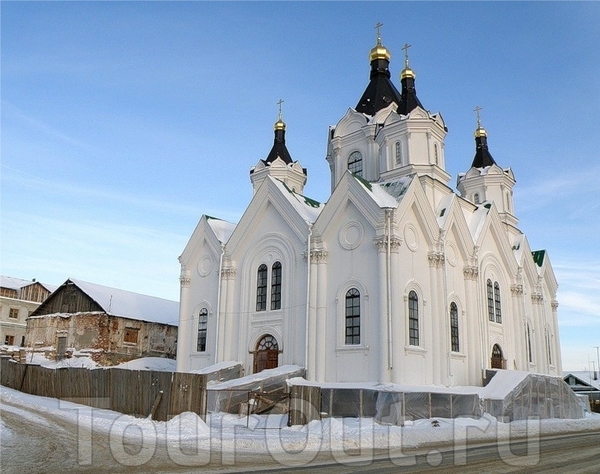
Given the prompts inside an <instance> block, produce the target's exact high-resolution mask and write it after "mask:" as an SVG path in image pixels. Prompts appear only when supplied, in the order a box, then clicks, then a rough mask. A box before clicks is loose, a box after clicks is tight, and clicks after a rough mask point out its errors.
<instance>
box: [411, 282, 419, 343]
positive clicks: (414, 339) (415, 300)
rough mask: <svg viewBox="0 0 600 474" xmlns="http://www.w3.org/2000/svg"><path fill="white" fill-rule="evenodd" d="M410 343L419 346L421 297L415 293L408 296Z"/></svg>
mask: <svg viewBox="0 0 600 474" xmlns="http://www.w3.org/2000/svg"><path fill="white" fill-rule="evenodd" d="M408 343H409V344H410V345H411V346H418V345H419V297H418V296H417V293H415V292H414V291H411V292H410V293H409V294H408Z"/></svg>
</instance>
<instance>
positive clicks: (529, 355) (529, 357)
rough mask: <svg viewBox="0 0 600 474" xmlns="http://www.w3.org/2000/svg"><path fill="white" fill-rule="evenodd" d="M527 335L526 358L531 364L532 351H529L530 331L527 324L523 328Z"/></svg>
mask: <svg viewBox="0 0 600 474" xmlns="http://www.w3.org/2000/svg"><path fill="white" fill-rule="evenodd" d="M525 331H526V333H527V334H526V335H527V358H528V360H529V362H533V350H532V349H531V330H530V329H529V323H527V326H526V327H525Z"/></svg>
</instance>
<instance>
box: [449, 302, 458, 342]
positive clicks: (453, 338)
mask: <svg viewBox="0 0 600 474" xmlns="http://www.w3.org/2000/svg"><path fill="white" fill-rule="evenodd" d="M450 342H451V344H452V352H460V341H459V338H458V308H457V306H456V303H450Z"/></svg>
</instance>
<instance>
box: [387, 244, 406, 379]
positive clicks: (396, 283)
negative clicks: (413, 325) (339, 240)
mask: <svg viewBox="0 0 600 474" xmlns="http://www.w3.org/2000/svg"><path fill="white" fill-rule="evenodd" d="M401 245H402V240H401V239H399V238H397V237H392V240H391V242H390V247H391V265H390V273H391V287H392V288H391V290H392V291H391V295H390V297H391V299H392V334H391V338H392V343H393V346H392V362H393V364H392V367H393V368H392V380H391V381H392V382H393V383H403V382H406V381H405V380H403V374H404V370H405V369H404V363H405V356H404V344H405V341H406V317H404V316H405V312H404V299H403V298H402V293H403V292H401V291H400V246H401Z"/></svg>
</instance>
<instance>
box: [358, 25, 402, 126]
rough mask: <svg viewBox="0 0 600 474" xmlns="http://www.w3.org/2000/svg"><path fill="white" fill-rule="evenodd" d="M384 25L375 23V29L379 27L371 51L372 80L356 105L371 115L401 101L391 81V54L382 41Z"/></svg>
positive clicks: (364, 112) (360, 110) (362, 111)
mask: <svg viewBox="0 0 600 474" xmlns="http://www.w3.org/2000/svg"><path fill="white" fill-rule="evenodd" d="M382 26H383V24H382V23H377V25H375V29H377V43H376V45H375V47H373V49H371V52H370V53H369V60H370V62H371V73H370V77H369V79H370V81H369V85H368V86H367V88H366V89H365V92H364V93H363V95H362V97H361V98H360V100H359V101H358V105H357V106H356V111H357V112H361V113H363V114H366V115H371V116H373V115H375V114H376V113H377V112H379V111H380V110H381V109H383V108H385V107H387V106H388V105H390V104H391V103H392V102H396V104H399V103H400V93H399V92H398V89H396V87H395V86H394V84H393V83H392V81H390V77H391V74H390V69H389V66H390V58H391V54H390V52H389V51H388V49H387V48H386V47H385V46H383V44H382V43H381V32H380V28H381V27H382Z"/></svg>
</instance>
